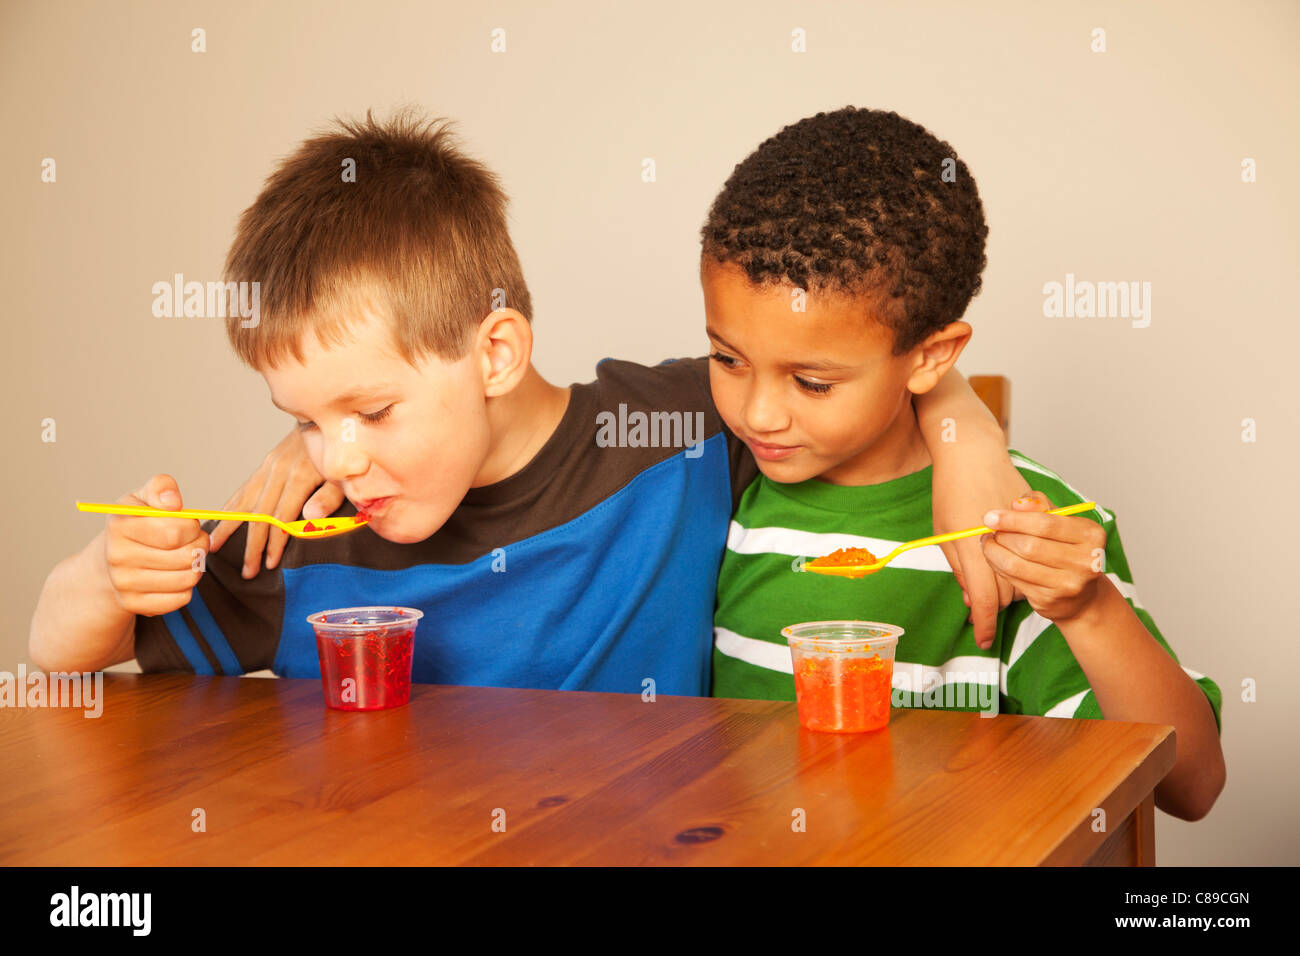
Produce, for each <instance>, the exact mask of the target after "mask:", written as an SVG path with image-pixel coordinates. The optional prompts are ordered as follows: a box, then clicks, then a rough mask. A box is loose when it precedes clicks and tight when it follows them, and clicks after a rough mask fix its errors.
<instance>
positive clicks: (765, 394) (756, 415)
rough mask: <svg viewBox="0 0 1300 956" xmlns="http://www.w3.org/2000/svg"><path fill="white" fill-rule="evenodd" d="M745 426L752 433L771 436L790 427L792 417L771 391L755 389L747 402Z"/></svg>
mask: <svg viewBox="0 0 1300 956" xmlns="http://www.w3.org/2000/svg"><path fill="white" fill-rule="evenodd" d="M745 425H746V426H747V427H748V428H749V430H750V432H751V433H755V434H771V433H772V432H779V431H784V430H785V429H786V428H787V427H789V425H790V416H789V415H787V414H786V412H785V409H784V408H783V407H782V405H781V402H780V401H779V400H778V399H777V398H776V397H775V396H773V395H772V394H771V390H770V389H763V388H755V389H752V390H751V391H750V393H749V396H748V399H747V400H746V402H745Z"/></svg>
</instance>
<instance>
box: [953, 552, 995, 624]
mask: <svg viewBox="0 0 1300 956" xmlns="http://www.w3.org/2000/svg"><path fill="white" fill-rule="evenodd" d="M978 541H979V539H977V538H963V539H961V540H959V541H956V542H953V543H954V544H956V545H957V547H958V551H959V552H960V553H961V558H962V560H961V566H962V568H963V569H964V570H963V573H962V577H963V579H964V580H965V589H964V590H965V592H966V595H967V597H968V606H969V607H970V609H971V613H970V620H971V624H972V625H973V626H974V630H975V643H976V644H978V645H979V646H980V647H983V648H987V647H989V646H990V645H992V643H993V637H994V635H995V633H996V631H997V618H998V586H997V579H996V576H995V575H994V573H993V569H992V568H990V567H989V565H988V562H987V561H985V559H984V555H983V552H982V549H981V548H980V545H979V544H978Z"/></svg>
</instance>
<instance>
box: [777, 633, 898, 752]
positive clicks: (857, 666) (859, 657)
mask: <svg viewBox="0 0 1300 956" xmlns="http://www.w3.org/2000/svg"><path fill="white" fill-rule="evenodd" d="M902 634H903V629H902V628H901V627H896V626H895V625H893V624H881V623H879V622H877V621H809V622H807V623H805V624H792V625H790V626H789V627H786V628H782V629H781V636H782V637H784V638H785V639H786V641H787V642H788V643H789V644H790V656H791V658H792V660H793V663H794V696H795V700H796V702H797V706H798V708H799V723H801V724H802V725H803V726H804V727H806V728H808V729H809V730H821V731H827V732H830V733H839V734H854V733H861V732H863V731H867V730H879V729H880V728H881V727H884V726H886V725H887V724H888V723H889V702H890V697H891V689H890V685H891V683H892V681H893V678H894V648H895V647H897V646H898V639H899V637H901V636H902Z"/></svg>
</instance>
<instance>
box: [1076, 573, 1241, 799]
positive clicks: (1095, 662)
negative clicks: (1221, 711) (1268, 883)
mask: <svg viewBox="0 0 1300 956" xmlns="http://www.w3.org/2000/svg"><path fill="white" fill-rule="evenodd" d="M1057 627H1058V628H1059V629H1060V631H1061V634H1062V636H1063V637H1064V638H1065V640H1066V642H1067V643H1068V644H1069V645H1070V650H1071V651H1072V652H1073V653H1074V657H1075V659H1076V660H1077V661H1078V662H1079V666H1080V667H1081V668H1082V669H1083V672H1084V674H1085V675H1087V677H1088V683H1089V684H1091V685H1092V690H1093V693H1094V694H1095V695H1096V697H1097V706H1098V707H1099V708H1100V709H1101V713H1102V716H1103V717H1105V718H1106V719H1107V720H1129V721H1135V722H1139V723H1149V724H1172V725H1173V727H1174V731H1175V733H1176V734H1177V743H1178V756H1177V762H1176V763H1175V764H1174V767H1173V769H1172V770H1170V771H1169V774H1168V775H1167V776H1166V777H1165V778H1164V780H1162V781H1161V782H1160V785H1159V786H1157V787H1156V791H1155V795H1156V805H1157V806H1158V807H1160V809H1162V810H1164V811H1165V812H1166V813H1170V814H1173V815H1174V816H1177V817H1180V818H1182V819H1184V820H1198V819H1200V818H1201V817H1203V816H1205V814H1207V813H1209V811H1210V807H1212V806H1213V805H1214V801H1215V800H1216V799H1217V798H1218V796H1219V793H1220V791H1222V790H1223V784H1224V781H1225V779H1226V771H1225V768H1224V763H1223V748H1222V747H1221V746H1220V742H1219V734H1218V729H1217V727H1216V726H1215V721H1214V710H1213V709H1212V708H1211V706H1210V702H1209V700H1208V699H1207V698H1206V696H1205V692H1204V691H1202V690H1201V688H1200V687H1199V686H1198V685H1197V684H1196V682H1195V681H1193V680H1192V679H1191V678H1190V677H1189V676H1187V673H1186V672H1185V671H1184V670H1183V669H1182V668H1181V667H1180V666H1179V665H1178V663H1177V662H1176V661H1175V660H1174V659H1173V658H1172V657H1171V656H1170V655H1169V653H1168V652H1167V651H1166V650H1165V649H1164V648H1163V647H1161V646H1160V643H1159V642H1158V641H1157V640H1156V639H1155V637H1153V636H1152V634H1151V632H1150V631H1148V630H1147V629H1146V627H1145V626H1144V625H1143V624H1142V621H1141V619H1140V618H1139V617H1138V616H1137V614H1135V613H1134V611H1133V608H1132V607H1130V606H1129V604H1128V602H1127V601H1125V600H1124V597H1123V595H1122V594H1120V593H1119V591H1118V590H1117V589H1116V587H1115V585H1114V584H1113V583H1112V582H1111V581H1110V579H1109V578H1102V579H1101V581H1100V590H1099V593H1098V597H1097V599H1096V600H1095V601H1094V602H1093V605H1092V608H1091V609H1090V610H1089V611H1088V612H1085V613H1084V614H1082V615H1080V616H1079V618H1078V619H1076V620H1072V621H1058V622H1057Z"/></svg>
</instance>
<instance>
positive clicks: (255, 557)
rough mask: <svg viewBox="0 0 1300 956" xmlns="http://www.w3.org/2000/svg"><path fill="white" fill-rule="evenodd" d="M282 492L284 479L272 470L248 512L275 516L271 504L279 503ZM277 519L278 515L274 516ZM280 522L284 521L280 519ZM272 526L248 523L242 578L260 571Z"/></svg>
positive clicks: (254, 575) (261, 522) (253, 576)
mask: <svg viewBox="0 0 1300 956" xmlns="http://www.w3.org/2000/svg"><path fill="white" fill-rule="evenodd" d="M283 491H284V478H283V477H282V476H281V475H278V474H277V473H276V469H274V468H272V469H271V470H270V473H269V474H268V475H267V476H266V483H265V484H263V485H262V492H261V494H260V495H258V498H257V503H256V504H255V505H254V506H253V507H252V508H250V509H249V510H250V511H254V512H257V513H259V514H275V508H274V507H273V506H272V504H271V503H272V502H275V503H276V504H278V503H279V501H280V496H281V494H282V492H283ZM275 516H276V517H277V518H278V517H279V515H275ZM281 520H284V519H283V518H281ZM271 528H272V526H271V525H270V524H267V523H266V522H265V521H250V522H248V540H247V541H246V542H245V543H244V570H243V572H242V573H243V576H244V577H245V578H247V579H250V580H251V579H252V578H255V577H257V572H258V571H259V570H261V566H262V554H263V552H264V551H265V550H266V539H267V535H268V534H269V533H270V531H271Z"/></svg>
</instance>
